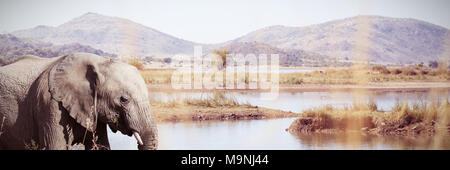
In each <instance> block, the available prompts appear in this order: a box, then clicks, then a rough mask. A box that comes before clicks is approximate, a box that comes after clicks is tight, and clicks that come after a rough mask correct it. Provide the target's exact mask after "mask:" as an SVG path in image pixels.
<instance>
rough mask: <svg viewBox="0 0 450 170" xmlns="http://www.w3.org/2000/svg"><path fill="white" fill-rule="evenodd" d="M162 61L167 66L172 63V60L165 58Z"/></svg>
mask: <svg viewBox="0 0 450 170" xmlns="http://www.w3.org/2000/svg"><path fill="white" fill-rule="evenodd" d="M163 61H164V62H165V63H167V64H170V63H171V62H172V58H169V57H167V58H164V60H163Z"/></svg>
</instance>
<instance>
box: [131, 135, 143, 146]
mask: <svg viewBox="0 0 450 170" xmlns="http://www.w3.org/2000/svg"><path fill="white" fill-rule="evenodd" d="M133 136H134V138H136V140H137V142H138V144H139V145H144V143H143V142H142V139H141V136H139V133H137V132H133Z"/></svg>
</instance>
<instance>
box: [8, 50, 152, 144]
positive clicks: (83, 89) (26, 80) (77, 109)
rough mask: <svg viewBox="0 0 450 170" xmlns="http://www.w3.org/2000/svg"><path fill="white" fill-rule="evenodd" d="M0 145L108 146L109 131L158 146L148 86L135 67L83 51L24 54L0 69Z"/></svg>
mask: <svg viewBox="0 0 450 170" xmlns="http://www.w3.org/2000/svg"><path fill="white" fill-rule="evenodd" d="M0 80H1V82H0V95H1V96H0V131H1V132H0V149H8V150H9V149H12V150H24V149H30V148H31V149H48V150H69V149H74V147H73V146H74V145H75V144H83V145H84V146H85V149H86V150H88V149H110V145H109V141H108V134H107V128H108V127H107V126H109V128H110V129H111V131H112V132H114V133H116V132H117V131H120V132H121V133H122V134H124V135H128V136H134V137H135V138H136V141H137V148H138V149H139V150H155V149H157V147H158V130H157V126H156V123H155V120H154V115H153V114H152V111H151V107H150V103H149V98H148V95H149V94H148V93H149V92H148V88H147V86H146V84H145V82H144V80H143V78H142V77H141V75H140V74H139V71H138V70H137V69H136V67H134V66H131V65H129V64H127V63H124V62H121V61H118V60H116V59H110V58H106V57H102V56H98V55H95V54H89V53H73V54H68V55H63V56H59V57H55V58H40V57H36V56H24V57H22V58H21V59H19V60H18V61H16V62H14V63H11V64H9V65H5V66H3V67H0Z"/></svg>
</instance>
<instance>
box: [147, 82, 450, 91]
mask: <svg viewBox="0 0 450 170" xmlns="http://www.w3.org/2000/svg"><path fill="white" fill-rule="evenodd" d="M147 87H148V89H149V90H150V91H151V92H267V91H268V90H263V89H211V90H209V89H173V88H172V86H171V84H147ZM431 89H450V81H444V82H422V81H417V82H381V83H366V84H280V85H279V91H280V92H309V91H317V92H321V91H349V90H373V91H427V90H431Z"/></svg>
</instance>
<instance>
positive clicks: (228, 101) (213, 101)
mask: <svg viewBox="0 0 450 170" xmlns="http://www.w3.org/2000/svg"><path fill="white" fill-rule="evenodd" d="M152 104H153V105H160V106H163V107H169V108H170V107H176V106H200V107H211V108H215V107H236V106H249V104H248V103H239V102H238V101H237V99H236V98H235V97H234V96H232V95H226V94H225V93H219V92H216V93H213V94H212V95H208V96H206V97H200V98H195V99H194V98H184V99H179V98H178V99H173V100H170V101H168V102H158V101H152Z"/></svg>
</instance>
